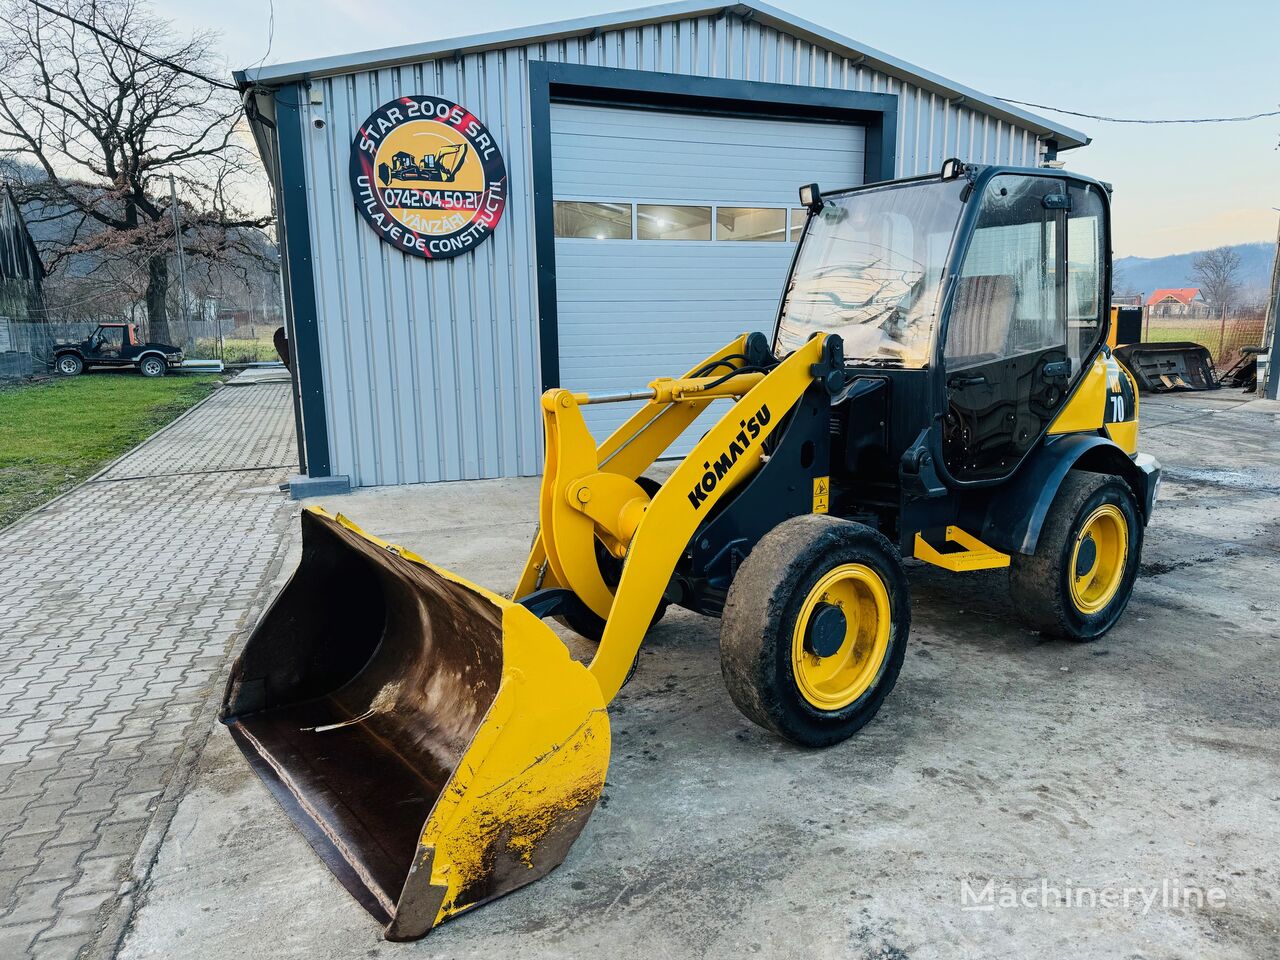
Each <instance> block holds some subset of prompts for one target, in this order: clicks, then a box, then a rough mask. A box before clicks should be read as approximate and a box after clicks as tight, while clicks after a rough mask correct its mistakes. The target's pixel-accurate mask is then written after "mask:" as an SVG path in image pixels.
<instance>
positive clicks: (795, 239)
mask: <svg viewBox="0 0 1280 960" xmlns="http://www.w3.org/2000/svg"><path fill="white" fill-rule="evenodd" d="M808 216H809V211H808V210H806V209H805V208H804V207H795V208H793V209H792V211H791V242H792V243H799V242H800V235H801V234H802V233H804V222H805V220H806V219H808Z"/></svg>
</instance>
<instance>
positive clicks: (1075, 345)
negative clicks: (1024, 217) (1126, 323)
mask: <svg viewBox="0 0 1280 960" xmlns="http://www.w3.org/2000/svg"><path fill="white" fill-rule="evenodd" d="M1068 195H1069V197H1070V200H1071V208H1070V210H1068V211H1067V355H1068V356H1069V357H1070V358H1071V368H1072V370H1073V371H1078V370H1080V368H1081V365H1082V364H1083V362H1084V360H1085V358H1086V357H1088V356H1089V354H1091V353H1092V352H1093V350H1094V348H1095V347H1096V346H1097V345H1098V340H1099V338H1100V337H1101V336H1102V313H1103V307H1102V305H1103V300H1104V297H1103V284H1104V282H1105V281H1106V266H1105V265H1106V242H1107V237H1106V231H1105V229H1104V226H1103V224H1104V220H1103V217H1104V216H1105V209H1106V208H1105V200H1104V199H1103V197H1102V195H1101V193H1100V192H1099V191H1098V188H1097V187H1094V186H1092V185H1083V184H1072V185H1071V186H1070V188H1069V190H1068Z"/></svg>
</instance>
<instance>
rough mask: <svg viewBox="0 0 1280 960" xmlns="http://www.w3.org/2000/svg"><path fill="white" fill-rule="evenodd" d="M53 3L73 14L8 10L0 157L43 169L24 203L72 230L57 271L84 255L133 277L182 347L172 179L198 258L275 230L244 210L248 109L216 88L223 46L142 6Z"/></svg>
mask: <svg viewBox="0 0 1280 960" xmlns="http://www.w3.org/2000/svg"><path fill="white" fill-rule="evenodd" d="M52 2H53V3H56V4H58V5H59V9H60V10H61V11H62V13H63V14H64V15H62V16H59V15H55V14H52V13H49V12H47V11H46V10H43V9H41V7H40V6H38V5H34V4H32V3H30V2H27V0H0V154H3V155H8V156H10V157H13V158H15V159H17V160H26V161H28V162H32V163H34V164H35V165H36V166H37V167H38V168H39V171H40V173H41V176H40V177H39V178H38V179H35V180H32V181H31V182H28V183H26V184H24V185H23V190H22V193H23V196H24V198H25V199H28V200H33V201H38V204H37V206H38V207H39V212H38V213H37V214H36V216H38V217H44V218H62V219H63V220H64V221H65V222H66V224H67V228H66V229H65V230H64V231H62V232H61V237H62V239H61V242H60V243H59V244H58V248H57V249H54V250H51V251H46V252H47V253H48V254H49V264H48V265H49V266H50V267H51V268H52V269H54V270H56V269H57V267H58V266H59V264H60V262H61V261H63V260H64V259H66V258H69V257H73V256H75V255H77V254H85V253H92V254H94V255H95V259H96V260H97V261H100V262H103V263H118V262H120V261H123V262H125V263H126V264H130V265H132V266H133V268H134V271H135V274H136V275H139V276H140V277H141V279H142V282H143V285H144V289H145V301H146V308H147V319H148V321H149V326H150V329H151V336H152V337H153V338H154V339H158V340H170V339H171V338H170V336H169V322H168V321H169V315H168V310H167V307H166V299H167V298H166V295H167V292H168V288H169V272H170V270H169V255H170V254H171V253H172V251H173V248H174V234H175V224H174V218H173V214H172V209H171V206H172V205H171V203H170V198H169V192H170V177H172V178H173V180H174V182H175V183H176V185H177V188H178V191H179V193H180V196H181V204H180V211H181V212H180V217H179V220H180V221H181V224H182V226H181V229H182V231H183V237H184V239H183V242H184V245H185V247H186V250H187V252H188V254H189V255H191V256H193V257H197V258H199V257H202V256H204V257H218V256H220V255H222V254H224V253H225V252H226V250H227V249H228V248H229V247H231V246H234V245H235V244H236V243H237V236H238V233H239V232H241V230H242V228H246V227H261V226H265V225H266V224H267V223H268V222H270V218H269V217H267V216H255V215H253V214H251V213H249V212H246V210H245V209H244V207H245V206H247V204H245V203H242V202H237V201H236V200H235V199H233V198H235V197H236V196H237V195H238V194H241V193H243V187H244V185H245V184H246V183H247V182H248V178H249V177H250V176H251V173H250V171H251V170H253V168H254V165H253V160H252V154H251V152H250V151H249V149H248V148H247V145H246V142H245V137H244V134H243V131H242V130H238V129H237V124H238V122H239V120H240V116H241V112H240V103H239V100H238V98H237V97H236V96H235V94H234V92H233V91H231V90H230V89H227V88H226V85H225V84H221V83H220V82H218V81H214V82H210V81H209V80H207V79H205V77H206V76H207V72H208V70H209V61H210V60H211V49H212V44H213V37H212V35H210V34H195V35H193V36H191V37H189V38H185V39H184V38H179V37H177V36H175V35H174V33H173V32H172V31H171V30H170V28H169V24H168V23H167V22H165V21H163V20H160V19H158V18H156V17H155V16H153V15H152V14H151V13H150V11H149V10H148V8H147V7H146V6H144V5H143V3H141V2H139V0H52ZM46 5H47V4H46Z"/></svg>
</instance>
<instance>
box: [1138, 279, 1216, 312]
mask: <svg viewBox="0 0 1280 960" xmlns="http://www.w3.org/2000/svg"><path fill="white" fill-rule="evenodd" d="M1147 312H1148V315H1150V316H1152V317H1176V318H1178V319H1182V320H1204V319H1206V318H1208V316H1209V314H1210V308H1209V305H1208V304H1207V303H1205V301H1204V296H1203V295H1202V294H1201V293H1200V288H1199V287H1164V288H1162V289H1160V290H1157V291H1156V292H1155V293H1153V294H1151V296H1149V297H1148V298H1147Z"/></svg>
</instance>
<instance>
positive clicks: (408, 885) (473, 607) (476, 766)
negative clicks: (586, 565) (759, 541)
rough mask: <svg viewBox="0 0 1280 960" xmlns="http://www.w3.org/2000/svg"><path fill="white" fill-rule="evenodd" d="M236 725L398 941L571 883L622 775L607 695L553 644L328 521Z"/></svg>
mask: <svg viewBox="0 0 1280 960" xmlns="http://www.w3.org/2000/svg"><path fill="white" fill-rule="evenodd" d="M221 718H222V720H223V722H224V723H226V724H227V726H228V727H229V728H230V730H231V733H232V735H233V736H234V738H235V740H236V742H237V743H238V744H239V746H240V748H241V750H242V751H243V752H244V753H245V755H246V756H247V757H248V758H249V760H250V761H251V762H252V763H253V765H254V767H255V769H256V770H257V771H258V773H259V775H260V776H261V777H262V779H263V780H264V782H265V783H266V784H267V786H268V787H269V788H270V789H271V790H272V792H273V793H274V794H275V796H276V799H277V800H278V801H279V802H280V803H281V805H282V806H283V807H284V809H285V811H286V812H287V813H288V814H289V815H290V817H291V818H292V819H293V820H294V822H295V823H296V824H297V825H298V826H299V827H300V828H301V829H302V831H303V833H304V835H305V836H306V837H307V840H308V841H309V842H310V843H311V846H312V847H313V848H314V849H315V850H316V852H317V853H319V854H320V856H321V858H322V859H323V860H324V861H325V863H326V864H327V865H328V866H329V868H330V869H331V870H333V872H334V873H335V874H336V875H337V877H338V879H339V880H341V881H342V883H343V884H344V885H345V886H346V887H347V889H348V890H350V891H351V893H352V894H353V895H354V896H355V897H356V898H357V899H358V900H359V901H360V902H361V903H362V904H363V905H364V906H365V907H366V908H367V909H368V910H369V911H370V912H371V913H373V914H374V916H376V917H377V918H378V919H379V920H380V921H381V922H383V923H384V924H386V936H387V938H388V939H390V940H411V939H415V938H417V937H421V936H423V935H424V934H425V933H427V932H428V931H429V930H430V929H431V928H432V927H433V926H435V925H436V924H438V923H441V922H442V921H444V920H446V919H448V918H449V917H451V916H453V915H455V914H458V913H461V912H462V911H464V910H468V909H470V908H471V907H474V906H477V905H479V904H482V903H485V902H486V901H489V900H492V899H494V898H495V897H499V896H501V895H502V894H504V893H508V892H510V891H511V890H514V889H516V888H517V887H521V886H524V885H525V884H527V883H531V882H533V881H534V880H537V879H539V878H540V877H542V876H545V875H546V874H547V873H549V872H550V871H551V870H552V869H554V868H555V867H556V866H558V865H559V864H560V863H561V862H562V861H563V860H564V858H565V855H566V854H567V853H568V850H569V847H570V846H571V845H572V844H573V841H574V840H575V839H576V838H577V836H578V834H579V833H580V832H581V831H582V828H583V827H584V826H585V825H586V822H587V819H588V817H590V815H591V811H592V809H593V808H594V807H595V803H596V800H597V799H599V797H600V792H601V790H602V789H603V787H604V778H605V771H606V769H607V767H608V762H609V721H608V717H607V715H606V714H605V708H604V702H603V700H602V698H601V694H600V688H599V686H598V684H597V683H596V681H595V680H594V679H593V678H592V676H591V675H590V674H589V673H588V672H587V669H586V667H584V666H583V665H582V664H579V663H577V662H575V661H574V660H572V659H571V658H570V657H569V653H568V650H567V649H566V648H565V646H564V645H563V644H562V643H561V642H560V640H559V639H558V638H557V637H556V635H555V634H554V633H552V632H551V630H550V628H548V627H547V626H546V625H545V624H543V623H542V622H541V621H540V620H538V619H537V618H536V617H535V616H534V615H533V614H532V613H530V612H529V611H528V610H526V609H525V608H524V607H522V606H520V605H518V604H514V603H512V602H511V601H509V600H506V599H504V598H502V597H500V596H498V595H496V594H494V593H491V592H489V591H488V590H484V589H482V588H480V587H477V586H475V585H473V584H470V583H468V582H467V581H465V580H463V579H462V578H460V577H457V576H455V575H454V574H451V573H449V572H448V571H445V570H441V569H440V568H438V567H434V566H432V565H431V564H429V563H427V562H426V561H424V560H422V559H421V558H420V557H417V556H415V555H414V554H412V553H409V552H408V551H405V550H402V549H400V548H398V547H395V546H393V545H391V544H388V543H384V542H383V541H381V540H378V539H377V538H375V537H371V536H369V535H368V534H366V533H364V532H363V531H362V530H360V528H359V527H357V526H355V525H354V524H352V523H350V522H349V521H348V520H346V519H345V518H343V517H341V516H339V517H334V516H331V515H329V514H328V513H325V512H324V511H322V510H315V509H311V510H307V511H305V512H304V513H303V515H302V562H301V564H300V565H299V567H298V570H297V572H296V573H294V575H293V577H292V578H291V579H290V581H289V583H288V585H287V586H286V587H285V589H284V590H283V591H282V592H281V594H280V595H279V596H278V597H277V598H276V600H275V602H274V603H273V604H272V606H271V607H270V609H269V610H268V611H267V613H266V615H265V616H264V617H263V619H262V621H261V623H259V625H258V627H257V628H256V629H255V630H254V632H253V634H252V635H251V636H250V637H249V641H248V643H247V645H246V647H245V649H244V651H243V653H241V655H240V657H239V658H238V659H237V661H236V663H235V666H234V667H233V669H232V673H231V678H230V681H229V682H228V685H227V692H226V697H225V700H224V702H223V706H222V714H221Z"/></svg>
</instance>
